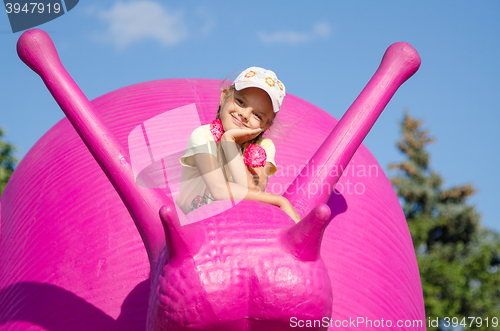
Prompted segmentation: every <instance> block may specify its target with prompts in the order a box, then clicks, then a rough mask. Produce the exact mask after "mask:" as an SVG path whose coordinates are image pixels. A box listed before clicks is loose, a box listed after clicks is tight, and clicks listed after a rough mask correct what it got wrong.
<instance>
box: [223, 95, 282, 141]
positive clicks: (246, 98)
mask: <svg viewBox="0 0 500 331" xmlns="http://www.w3.org/2000/svg"><path fill="white" fill-rule="evenodd" d="M227 93H229V92H228V90H227V89H225V90H224V91H222V93H221V97H220V105H221V110H220V119H221V122H222V126H223V128H224V131H228V130H231V129H258V128H263V129H264V131H265V130H267V129H268V128H269V127H270V126H271V123H272V120H273V117H274V111H273V104H272V102H271V98H270V97H269V95H268V94H267V93H266V92H265V91H264V90H262V89H260V88H257V87H249V88H246V89H243V90H240V91H234V94H233V96H229V97H227Z"/></svg>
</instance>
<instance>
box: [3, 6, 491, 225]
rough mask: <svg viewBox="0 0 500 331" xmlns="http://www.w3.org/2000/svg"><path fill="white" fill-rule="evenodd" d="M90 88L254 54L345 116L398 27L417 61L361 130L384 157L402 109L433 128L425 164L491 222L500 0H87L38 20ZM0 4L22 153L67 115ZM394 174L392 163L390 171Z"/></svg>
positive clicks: (12, 114)
mask: <svg viewBox="0 0 500 331" xmlns="http://www.w3.org/2000/svg"><path fill="white" fill-rule="evenodd" d="M38 28H41V29H43V30H45V31H47V32H48V33H49V34H50V36H51V37H52V39H53V41H54V43H55V45H56V48H57V49H58V52H59V56H60V58H61V60H62V62H63V64H64V66H65V67H66V69H67V70H68V72H69V73H70V74H71V75H72V77H73V78H74V80H75V81H76V82H77V84H79V86H80V88H81V89H82V91H83V92H84V93H85V94H86V95H87V97H88V98H89V99H94V98H96V97H98V96H100V95H102V94H105V93H107V92H110V91H113V90H116V89H118V88H121V87H124V86H127V85H131V84H136V83H140V82H144V81H150V80H156V79H165V78H215V79H224V78H226V77H228V76H229V75H231V74H237V73H239V72H240V71H242V70H243V69H245V68H247V67H249V66H253V65H256V66H262V67H265V68H269V69H272V70H273V71H275V72H276V73H277V74H278V77H280V79H281V80H282V81H283V82H284V83H285V84H286V87H287V92H288V93H291V94H293V95H296V96H298V97H300V98H302V99H305V100H307V101H309V102H311V103H313V104H315V105H317V106H319V107H321V108H322V109H324V110H325V111H327V112H329V113H330V114H332V115H333V116H335V117H336V118H340V117H341V116H342V115H343V113H344V112H345V111H346V110H347V108H349V106H350V105H351V103H352V102H353V101H354V100H355V98H356V97H357V95H358V94H359V93H360V92H361V90H362V89H363V87H364V86H365V85H366V83H367V82H368V81H369V79H370V78H371V76H372V75H373V73H374V72H375V70H376V69H377V67H378V64H379V63H380V60H381V58H382V55H383V53H384V51H385V49H386V48H387V47H388V46H389V45H390V44H392V43H394V42H398V41H405V42H408V43H410V44H411V45H412V46H413V47H415V49H416V50H417V51H418V52H419V54H420V56H421V58H422V65H421V67H420V70H419V71H418V72H417V73H416V74H415V76H414V77H412V78H411V79H410V80H409V81H408V82H406V83H405V84H404V85H403V86H402V87H401V88H400V90H399V91H398V92H397V93H396V95H395V97H394V98H393V99H392V100H391V102H390V103H389V105H388V106H387V108H386V110H385V111H384V112H383V113H382V115H381V117H380V118H379V120H378V121H377V123H376V124H375V126H374V128H373V129H372V131H371V132H370V133H369V135H368V136H367V138H366V139H365V142H364V143H365V144H366V146H367V147H368V148H369V149H370V150H371V152H372V153H373V154H374V156H375V157H376V158H377V160H378V161H379V163H380V164H381V165H382V167H383V168H384V169H387V166H388V164H390V163H392V162H397V161H400V160H402V155H401V154H400V153H399V151H398V150H397V148H396V141H397V139H398V138H399V136H400V132H399V126H398V122H399V121H400V120H401V119H402V117H403V110H404V109H408V110H409V112H410V114H411V115H413V116H414V117H417V118H419V119H423V120H425V127H426V128H428V129H429V130H430V131H431V134H432V135H433V136H435V137H436V138H437V140H436V142H435V143H434V144H433V145H432V146H431V147H430V148H429V151H430V153H431V166H432V167H433V169H434V170H435V171H437V172H439V173H440V174H441V175H442V176H443V178H444V180H445V182H444V185H445V187H451V186H454V185H462V184H467V183H472V184H473V185H474V186H475V187H476V188H477V189H478V190H479V192H478V193H477V194H476V195H475V196H474V198H472V199H471V203H473V204H475V205H476V207H477V210H478V211H479V212H480V213H481V214H482V222H483V224H484V225H486V226H487V227H490V228H493V229H495V230H497V231H500V219H499V218H498V217H497V215H496V206H497V205H498V202H497V201H496V199H497V197H499V196H500V194H498V187H499V184H500V176H499V175H498V164H499V161H500V158H499V156H498V151H499V148H498V143H499V142H500V133H499V132H500V130H499V128H498V125H499V124H500V115H499V113H500V106H499V103H498V101H497V99H498V95H499V92H498V91H499V90H500V82H499V77H500V64H499V59H500V38H499V36H500V1H498V0H482V1H449V0H448V1H426V0H423V1H403V0H394V1H389V0H387V1H386V0H378V1H366V0H365V1H358V0H350V1H332V0H330V1H308V2H306V1H295V2H294V1H281V0H277V1H272V2H269V1H253V2H252V3H251V5H250V4H245V3H243V2H241V3H240V2H223V1H210V2H207V1H196V0H193V1H168V2H167V1H153V0H150V1H138V0H135V1H114V0H111V1H95V0H81V1H80V3H79V4H78V5H77V6H76V7H75V8H74V9H73V10H72V11H70V12H68V13H67V14H65V15H63V16H61V17H59V18H57V19H55V20H53V21H51V22H48V23H46V24H43V25H41V26H39V27H38ZM20 34H21V33H16V34H13V33H12V32H11V30H10V26H9V22H8V18H7V15H6V14H3V15H1V14H0V49H1V51H0V77H1V79H0V96H1V100H2V105H1V106H0V109H1V110H0V111H1V115H2V116H1V117H0V126H1V127H3V128H4V129H5V130H6V131H7V136H6V139H7V141H9V142H11V143H13V144H15V145H16V146H17V147H18V152H17V156H18V158H20V159H21V158H22V157H23V156H24V155H25V154H26V153H27V152H28V150H29V149H30V148H31V146H32V145H33V144H34V143H35V142H36V141H37V140H38V139H39V138H40V137H41V136H42V135H43V134H44V133H45V132H46V131H47V130H49V129H50V128H51V127H52V126H53V125H54V124H55V123H57V122H58V121H59V120H60V119H61V118H62V117H63V113H62V111H61V110H60V109H59V108H58V106H57V104H56V103H55V101H54V100H53V99H52V97H51V95H50V94H49V93H48V91H47V90H46V88H45V86H44V84H43V83H42V81H41V80H40V78H39V77H38V76H37V75H36V74H35V73H34V72H32V71H31V70H30V69H29V68H28V67H26V66H25V65H24V64H23V63H22V62H21V61H20V60H19V58H18V57H17V53H16V42H17V39H18V38H19V36H20ZM388 174H389V175H391V173H390V172H389V173H388Z"/></svg>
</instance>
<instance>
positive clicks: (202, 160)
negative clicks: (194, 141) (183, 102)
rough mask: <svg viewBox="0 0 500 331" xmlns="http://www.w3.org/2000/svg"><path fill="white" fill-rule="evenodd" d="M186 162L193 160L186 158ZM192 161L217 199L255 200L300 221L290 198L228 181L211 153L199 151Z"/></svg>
mask: <svg viewBox="0 0 500 331" xmlns="http://www.w3.org/2000/svg"><path fill="white" fill-rule="evenodd" d="M186 161H187V162H186V163H188V162H191V160H189V161H188V160H187V159H186ZM192 162H193V163H194V165H195V166H196V167H197V168H198V171H199V172H200V174H201V176H202V178H203V181H204V182H205V184H206V185H207V187H208V189H209V191H210V193H211V195H212V197H213V198H214V199H215V200H225V199H235V200H255V201H260V202H264V203H269V204H271V205H275V206H278V207H280V208H281V209H282V210H283V211H284V212H285V213H287V214H288V216H290V217H291V218H292V219H293V220H294V221H295V222H299V221H300V216H299V215H298V214H297V212H296V211H295V209H294V208H293V206H292V205H291V204H290V202H289V201H288V199H286V198H285V197H283V196H281V195H277V194H272V193H267V192H264V191H261V190H260V189H255V188H249V187H246V186H244V185H240V184H237V183H227V182H226V180H225V179H224V174H223V173H222V169H221V167H220V165H219V162H218V160H217V158H216V157H214V156H213V155H212V154H209V153H199V154H195V155H194V156H193V159H192Z"/></svg>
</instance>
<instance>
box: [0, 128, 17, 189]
mask: <svg viewBox="0 0 500 331" xmlns="http://www.w3.org/2000/svg"><path fill="white" fill-rule="evenodd" d="M3 136H4V131H3V130H2V128H0V195H1V194H2V192H3V190H4V189H5V186H6V185H7V182H8V181H9V179H10V176H11V175H12V173H13V172H14V168H15V167H16V165H17V159H16V158H15V157H14V155H13V154H14V152H15V150H16V148H15V147H14V145H11V144H9V143H6V142H5V141H4V140H3Z"/></svg>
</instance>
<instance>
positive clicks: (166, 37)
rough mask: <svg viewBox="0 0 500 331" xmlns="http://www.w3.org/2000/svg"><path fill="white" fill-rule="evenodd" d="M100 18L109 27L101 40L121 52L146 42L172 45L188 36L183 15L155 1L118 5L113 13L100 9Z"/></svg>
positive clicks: (120, 3)
mask: <svg viewBox="0 0 500 331" xmlns="http://www.w3.org/2000/svg"><path fill="white" fill-rule="evenodd" d="M98 16H99V18H100V19H102V20H103V21H104V22H106V23H107V24H108V29H107V31H106V32H105V33H104V35H103V36H101V37H100V38H99V39H100V40H102V41H105V42H111V43H113V44H114V45H115V46H116V47H118V48H120V49H123V48H126V47H128V46H130V45H131V44H133V43H134V42H138V41H142V40H145V39H150V40H155V41H158V42H160V43H161V44H162V45H165V46H172V45H175V44H178V43H180V42H181V41H183V40H185V39H186V38H187V37H188V29H187V27H186V24H185V22H184V17H183V13H182V12H181V11H178V12H173V11H170V10H167V9H166V8H165V7H163V6H162V5H161V4H160V3H158V2H155V1H150V0H144V1H130V2H127V3H123V2H116V3H115V4H114V5H113V7H111V8H110V9H109V10H100V11H99V13H98Z"/></svg>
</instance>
